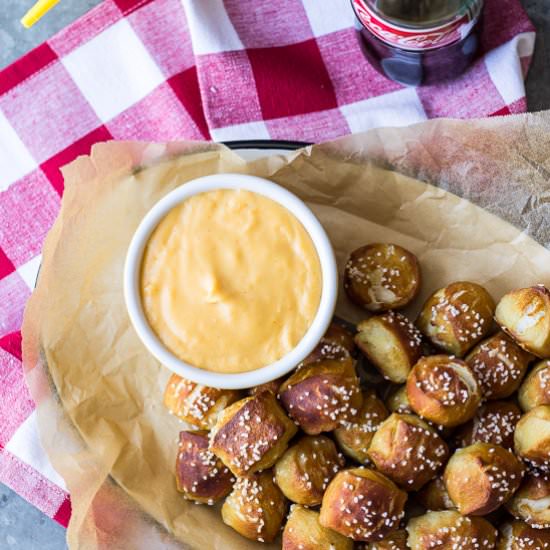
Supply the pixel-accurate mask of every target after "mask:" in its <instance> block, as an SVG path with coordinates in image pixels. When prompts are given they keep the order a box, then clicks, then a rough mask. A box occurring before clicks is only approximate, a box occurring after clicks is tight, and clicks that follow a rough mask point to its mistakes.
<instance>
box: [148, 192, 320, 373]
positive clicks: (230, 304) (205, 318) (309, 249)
mask: <svg viewBox="0 0 550 550" xmlns="http://www.w3.org/2000/svg"><path fill="white" fill-rule="evenodd" d="M321 286H322V276H321V266H320V263H319V257H318V255H317V252H316V250H315V247H314V245H313V242H312V240H311V238H310V236H309V234H308V233H307V231H306V230H305V228H304V227H303V226H302V224H301V223H300V222H299V221H298V219H297V218H296V217H295V216H294V215H293V214H292V213H291V212H290V211H289V210H287V209H286V208H285V207H283V206H281V205H280V204H278V203H276V202H274V201H272V200H271V199H268V198H266V197H263V196H262V195H259V194H257V193H253V192H250V191H244V190H232V189H231V190H230V189H223V190H216V191H209V192H206V193H202V194H200V195H195V196H193V197H191V198H189V199H187V200H185V201H184V202H183V203H181V204H180V205H178V206H176V207H175V208H173V209H172V210H171V211H170V212H169V213H168V214H167V215H166V216H165V217H164V219H163V220H161V222H160V223H159V225H158V226H157V227H156V229H155V230H154V231H153V233H152V234H151V237H150V239H149V241H148V243H147V245H146V248H145V252H144V256H143V262H142V268H141V296H142V303H143V309H144V312H145V315H146V317H147V320H148V321H149V324H150V325H151V327H152V329H153V330H154V332H155V333H156V334H157V336H158V337H159V339H160V340H161V341H162V343H163V344H164V345H165V346H166V347H167V348H168V349H169V350H170V351H171V352H172V353H174V354H175V355H176V356H178V357H179V358H180V359H182V360H184V361H186V362H187V363H190V364H192V365H194V366H196V367H199V368H202V369H205V370H209V371H215V372H222V373H236V372H246V371H251V370H255V369H258V368H260V367H263V366H266V365H269V364H270V363H273V362H274V361H276V360H278V359H280V358H281V357H283V356H284V355H286V354H287V353H288V352H289V351H291V350H292V349H293V348H294V347H295V346H296V345H297V344H298V343H299V341H300V340H301V339H302V337H303V336H304V334H305V333H306V331H307V330H308V328H309V327H310V325H311V323H312V322H313V319H314V317H315V315H316V313H317V309H318V307H319V303H320V299H321Z"/></svg>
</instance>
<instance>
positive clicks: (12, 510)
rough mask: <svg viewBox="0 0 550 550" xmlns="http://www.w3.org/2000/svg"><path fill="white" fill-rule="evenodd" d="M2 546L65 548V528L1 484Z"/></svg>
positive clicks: (15, 549)
mask: <svg viewBox="0 0 550 550" xmlns="http://www.w3.org/2000/svg"><path fill="white" fill-rule="evenodd" d="M0 548H1V549H2V550H63V549H65V548H67V545H66V544H65V529H64V528H63V527H61V525H59V524H57V523H56V522H55V521H52V520H51V519H50V518H48V517H47V516H45V515H44V514H43V513H42V512H40V511H39V510H37V509H36V508H35V507H34V506H31V505H30V504H29V503H28V502H27V501H25V500H23V499H22V498H21V497H20V496H19V495H17V494H16V493H14V492H13V491H12V490H11V489H8V487H6V486H5V485H2V484H0Z"/></svg>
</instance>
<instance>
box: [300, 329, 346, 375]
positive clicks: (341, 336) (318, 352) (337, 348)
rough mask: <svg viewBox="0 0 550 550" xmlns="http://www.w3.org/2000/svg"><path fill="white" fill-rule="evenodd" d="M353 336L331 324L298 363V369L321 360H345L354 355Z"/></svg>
mask: <svg viewBox="0 0 550 550" xmlns="http://www.w3.org/2000/svg"><path fill="white" fill-rule="evenodd" d="M355 351H356V350H355V342H354V340H353V334H351V332H349V331H348V330H346V329H345V328H344V327H342V326H341V325H339V324H337V323H334V322H333V323H331V324H330V326H329V327H328V329H327V331H326V333H325V334H324V336H323V337H322V338H321V341H320V342H319V343H318V344H317V346H315V348H314V350H313V351H312V352H311V353H310V354H309V355H308V356H307V357H306V358H305V359H304V360H303V361H302V362H301V363H300V365H299V366H300V367H302V366H304V365H309V364H310V363H315V362H316V361H322V360H323V359H347V358H349V357H352V356H353V355H355Z"/></svg>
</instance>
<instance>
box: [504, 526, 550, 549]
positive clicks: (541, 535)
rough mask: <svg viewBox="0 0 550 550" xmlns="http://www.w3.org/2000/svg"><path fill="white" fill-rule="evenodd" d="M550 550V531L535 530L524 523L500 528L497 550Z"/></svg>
mask: <svg viewBox="0 0 550 550" xmlns="http://www.w3.org/2000/svg"><path fill="white" fill-rule="evenodd" d="M535 549H536V550H550V529H534V528H533V527H530V526H529V525H527V524H526V523H524V522H523V521H512V522H511V523H506V524H504V525H503V526H502V527H501V528H500V538H499V543H498V546H497V550H535Z"/></svg>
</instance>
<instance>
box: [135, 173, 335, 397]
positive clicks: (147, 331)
mask: <svg viewBox="0 0 550 550" xmlns="http://www.w3.org/2000/svg"><path fill="white" fill-rule="evenodd" d="M215 189H245V190H248V191H253V192H255V193H258V194H260V195H263V196H265V197H268V198H270V199H272V200H274V201H275V202H278V203H279V204H281V205H282V206H284V207H285V208H287V209H288V210H289V211H290V212H292V213H293V214H294V215H295V216H296V218H297V219H298V220H299V221H300V222H301V223H302V225H303V226H304V228H305V229H306V231H307V232H308V233H309V235H310V237H311V240H312V241H313V244H314V246H315V249H316V251H317V254H318V256H319V261H320V264H321V274H322V291H321V301H320V304H319V308H318V310H317V314H316V315H315V318H314V320H313V323H312V324H311V326H310V328H309V330H308V331H307V332H306V334H305V335H304V337H303V338H302V340H301V341H300V342H299V343H298V345H297V346H296V347H295V348H294V349H293V350H292V351H290V352H289V353H288V354H287V355H285V356H284V357H282V358H281V359H279V360H278V361H276V362H275V363H272V364H270V365H266V366H265V367H262V368H259V369H257V370H254V371H250V372H242V373H236V374H221V373H217V372H212V371H208V370H205V369H201V368H198V367H195V366H193V365H190V364H188V363H186V362H185V361H182V360H181V359H179V358H178V357H177V356H176V355H174V354H173V353H172V352H171V351H170V350H168V348H166V346H165V345H164V344H163V343H162V342H161V341H160V339H159V338H158V337H157V335H156V334H155V333H154V331H153V330H152V328H151V327H150V325H149V323H148V322H147V318H146V317H145V314H144V312H143V307H142V303H141V293H140V273H141V263H142V256H143V251H144V249H145V245H146V244H147V241H148V240H149V237H150V235H151V233H152V232H153V230H154V229H155V228H156V227H157V225H158V223H159V222H160V221H161V220H162V218H164V216H166V214H167V213H168V212H169V211H170V210H171V209H172V208H174V207H175V206H177V205H178V204H180V203H181V202H183V201H184V200H186V199H188V198H189V197H191V196H193V195H197V194H199V193H204V192H206V191H213V190H215ZM337 287H338V274H337V268H336V260H335V258H334V252H333V250H332V246H331V244H330V240H329V238H328V236H327V234H326V232H325V230H324V229H323V227H322V226H321V224H320V223H319V220H318V219H317V218H316V217H315V215H314V214H313V212H312V211H311V210H310V209H309V208H308V207H307V206H306V205H305V203H304V202H303V201H301V200H300V199H299V198H298V197H297V196H296V195H294V194H293V193H291V192H290V191H287V190H286V189H284V188H283V187H281V186H280V185H277V184H275V183H273V182H271V181H269V180H266V179H263V178H259V177H255V176H248V175H243V174H216V175H213V176H205V177H202V178H197V179H195V180H192V181H189V182H187V183H185V184H183V185H181V186H180V187H178V188H176V189H174V190H173V191H171V192H170V193H168V194H167V195H166V196H165V197H163V198H162V199H161V200H160V201H159V202H157V203H156V204H155V205H154V206H153V207H152V208H151V210H149V212H148V213H147V214H146V215H145V217H144V218H143V220H142V221H141V223H140V224H139V226H138V228H137V230H136V232H135V233H134V236H133V238H132V241H131V242H130V246H129V248H128V253H127V255H126V263H125V265H124V299H125V301H126V307H127V309H128V315H129V316H130V320H131V322H132V325H133V326H134V329H135V330H136V332H137V334H138V336H139V338H140V339H141V341H142V342H143V344H144V345H145V347H146V348H147V349H148V350H149V352H150V353H151V354H152V355H153V356H154V357H155V358H156V359H158V361H160V362H161V363H162V364H163V365H165V366H166V367H168V368H169V369H170V370H172V371H173V372H175V373H176V374H179V375H180V376H183V377H184V378H188V379H189V380H193V381H194V382H197V383H199V384H203V385H205V386H213V387H216V388H226V389H238V388H249V387H252V386H256V385H258V384H263V383H265V382H269V381H271V380H275V379H276V378H279V377H280V376H283V375H284V374H286V373H288V372H289V371H291V370H292V369H293V368H294V367H296V365H298V363H300V361H302V360H303V359H304V358H305V357H306V356H307V355H308V354H309V353H310V352H311V351H312V350H313V348H314V347H315V346H316V345H317V343H318V342H319V340H320V339H321V338H322V336H323V334H324V333H325V331H326V330H327V328H328V326H329V324H330V322H331V320H332V316H333V314H334V308H335V306H336V298H337Z"/></svg>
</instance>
